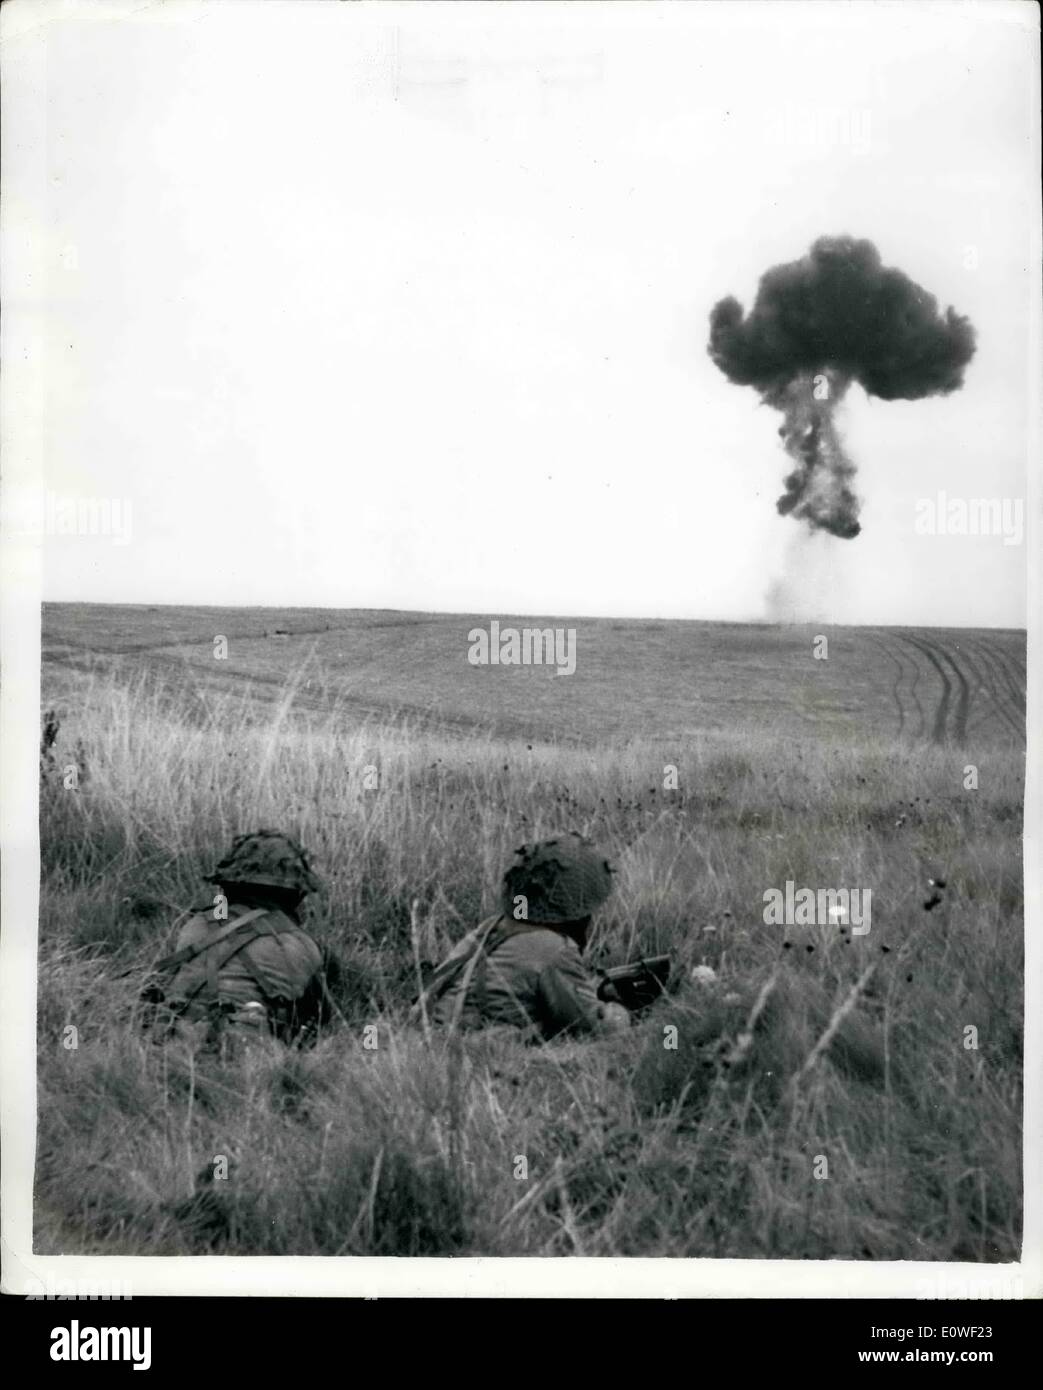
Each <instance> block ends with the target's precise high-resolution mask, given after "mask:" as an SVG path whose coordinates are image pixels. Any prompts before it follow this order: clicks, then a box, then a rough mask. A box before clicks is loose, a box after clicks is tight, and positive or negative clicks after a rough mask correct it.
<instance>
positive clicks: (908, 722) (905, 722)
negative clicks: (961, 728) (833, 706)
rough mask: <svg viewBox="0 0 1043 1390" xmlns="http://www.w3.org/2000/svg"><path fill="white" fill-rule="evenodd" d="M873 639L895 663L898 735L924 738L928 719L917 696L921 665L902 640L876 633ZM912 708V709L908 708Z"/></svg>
mask: <svg viewBox="0 0 1043 1390" xmlns="http://www.w3.org/2000/svg"><path fill="white" fill-rule="evenodd" d="M873 638H874V640H875V641H876V643H877V645H878V646H879V647H880V649H881V650H882V651H883V653H884V655H885V656H887V657H888V659H889V660H890V661H891V662H893V663H894V667H895V671H896V675H895V682H894V685H893V686H892V688H891V694H892V697H893V699H894V702H895V709H896V711H897V713H898V729H897V731H896V732H897V733H898V734H902V733H904V732H906V730H907V727H908V732H909V733H910V734H911V735H912V736H913V737H914V738H922V737H923V735H924V730H925V728H926V723H927V719H926V716H925V714H924V709H923V705H922V704H921V703H920V697H919V695H918V694H917V686H918V685H919V683H920V666H919V663H918V662H917V661H916V660H915V659H914V658H911V657H910V655H909V653H908V652H907V651H906V649H905V647H904V646H903V644H902V641H901V639H900V638H899V639H897V640H896V639H894V638H892V637H890V636H882V635H881V634H880V633H874V634H873ZM906 681H908V689H905V688H903V686H904V682H906ZM908 706H911V708H908ZM914 713H915V715H916V721H917V726H916V728H913V714H914Z"/></svg>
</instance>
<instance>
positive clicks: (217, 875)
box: [209, 830, 322, 893]
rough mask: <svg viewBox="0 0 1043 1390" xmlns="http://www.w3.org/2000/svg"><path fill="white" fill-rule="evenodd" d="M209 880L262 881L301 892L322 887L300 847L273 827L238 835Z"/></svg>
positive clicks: (219, 881)
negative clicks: (272, 828)
mask: <svg viewBox="0 0 1043 1390" xmlns="http://www.w3.org/2000/svg"><path fill="white" fill-rule="evenodd" d="M209 881H210V882H211V883H263V884H266V885H268V886H270V887H273V888H296V889H297V890H298V891H299V892H301V893H314V892H316V890H317V889H319V888H321V887H322V881H321V879H319V878H318V877H317V876H316V875H315V874H314V873H313V872H312V868H311V865H310V864H309V863H308V856H307V854H306V853H305V852H304V850H303V849H302V847H301V846H300V845H299V844H298V843H297V841H296V840H292V839H291V838H290V837H289V836H288V835H282V834H280V833H279V832H278V831H276V830H254V831H251V832H250V833H249V834H248V835H237V836H236V837H235V839H234V840H233V841H232V848H231V849H230V850H229V851H228V853H227V854H226V855H225V857H224V858H223V859H222V860H221V862H220V863H219V864H217V865H216V866H215V867H214V870H213V872H212V873H211V874H210V875H209Z"/></svg>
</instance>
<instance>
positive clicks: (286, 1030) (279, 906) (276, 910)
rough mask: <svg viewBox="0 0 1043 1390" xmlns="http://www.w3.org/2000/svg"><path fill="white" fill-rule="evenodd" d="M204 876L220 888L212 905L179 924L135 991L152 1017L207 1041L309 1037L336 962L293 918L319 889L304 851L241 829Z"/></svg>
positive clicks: (320, 1017)
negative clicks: (168, 948) (169, 948)
mask: <svg viewBox="0 0 1043 1390" xmlns="http://www.w3.org/2000/svg"><path fill="white" fill-rule="evenodd" d="M210 882H211V883H214V884H216V885H218V887H219V888H220V890H221V891H220V892H219V893H218V895H217V898H216V899H215V906H214V908H212V909H209V910H207V909H203V910H200V911H198V912H196V913H194V914H193V916H191V917H190V918H189V920H188V921H187V922H185V923H184V925H183V926H182V927H181V929H180V931H179V932H178V934H177V940H176V944H175V950H174V953H173V954H172V955H170V956H167V957H166V958H165V959H164V960H161V961H159V962H158V964H157V965H156V966H155V967H154V971H153V975H152V977H151V978H150V979H149V981H148V982H147V984H146V987H145V989H144V990H143V991H142V998H143V1000H145V1002H146V1003H147V1004H148V1005H150V1006H151V1009H150V1012H151V1018H150V1021H151V1022H152V1023H153V1025H154V1026H156V1027H157V1028H158V1029H159V1030H160V1031H162V1032H164V1033H179V1034H181V1035H186V1036H189V1037H192V1038H194V1039H196V1040H198V1041H200V1042H202V1043H204V1044H206V1045H214V1044H216V1043H218V1042H219V1041H221V1040H223V1039H224V1038H226V1037H228V1036H238V1037H240V1038H245V1037H249V1036H255V1037H263V1036H266V1035H268V1034H273V1035H274V1036H276V1037H278V1038H280V1039H281V1040H282V1041H284V1042H302V1041H308V1040H310V1039H311V1038H313V1037H314V1035H315V1033H316V1032H317V1030H318V1028H319V1026H320V1025H321V1024H322V1023H324V1022H326V1021H327V1019H328V1016H329V1004H330V997H329V991H328V988H327V978H328V977H329V976H330V975H331V974H332V972H334V971H335V970H336V961H335V959H334V958H333V957H332V956H330V955H329V954H328V953H326V954H324V953H323V951H322V950H321V949H320V948H319V946H318V945H317V944H316V942H315V941H314V940H313V939H312V937H311V936H310V935H309V934H308V933H307V932H306V931H305V930H304V928H303V927H302V926H301V924H300V910H301V905H302V903H303V901H304V899H305V897H306V896H307V895H308V894H309V893H312V892H315V891H316V889H318V888H319V887H321V884H320V881H319V879H318V878H317V877H316V875H315V874H314V873H313V872H312V870H311V868H310V866H309V864H308V858H307V855H306V854H305V852H304V850H303V849H302V848H301V847H300V845H298V844H297V843H296V842H295V841H294V840H291V839H290V838H289V837H288V836H286V835H280V834H278V833H276V832H275V831H271V830H259V831H256V832H254V833H252V834H249V835H240V836H238V837H237V838H236V839H235V840H234V841H233V844H232V848H231V850H230V851H229V853H228V854H227V855H226V856H225V858H224V859H222V860H221V862H220V863H219V864H218V865H217V866H216V868H215V869H214V871H213V873H212V874H211V875H210Z"/></svg>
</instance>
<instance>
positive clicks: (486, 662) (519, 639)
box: [467, 618, 576, 676]
mask: <svg viewBox="0 0 1043 1390" xmlns="http://www.w3.org/2000/svg"><path fill="white" fill-rule="evenodd" d="M467 640H468V642H469V643H470V644H471V645H470V646H469V647H468V649H467V660H468V661H469V662H470V663H471V665H472V666H556V667H557V668H558V675H559V676H571V675H572V674H573V672H574V671H575V669H576V629H575V628H574V627H569V628H564V627H523V628H521V629H520V630H519V629H518V628H516V627H505V628H503V629H501V628H500V624H499V621H498V620H497V619H495V618H494V619H493V620H492V622H491V623H490V624H489V631H488V632H486V631H485V629H484V628H480V627H473V628H472V629H471V631H470V632H469V633H468V634H467Z"/></svg>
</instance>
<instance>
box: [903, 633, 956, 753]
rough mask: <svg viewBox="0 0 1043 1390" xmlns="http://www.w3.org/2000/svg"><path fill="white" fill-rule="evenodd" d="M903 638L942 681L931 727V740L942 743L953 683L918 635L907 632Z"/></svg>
mask: <svg viewBox="0 0 1043 1390" xmlns="http://www.w3.org/2000/svg"><path fill="white" fill-rule="evenodd" d="M903 637H904V640H905V641H906V642H908V644H909V645H910V646H911V647H915V648H916V650H917V651H918V652H920V653H921V654H922V655H923V656H925V657H926V658H927V660H928V661H929V662H930V664H931V665H932V666H933V667H934V669H935V671H936V672H937V673H938V678H939V680H940V681H941V683H942V693H941V695H940V696H939V699H938V704H937V706H936V707H935V711H934V724H933V726H932V728H931V742H932V743H944V742H945V741H946V735H947V730H948V726H949V707H950V706H951V704H952V695H953V685H952V680H951V679H950V677H949V673H948V672H947V671H946V669H945V667H944V666H943V665H942V663H941V662H940V661H939V660H938V655H937V653H936V651H935V650H934V649H933V648H932V647H929V646H928V645H927V643H926V642H925V641H923V639H922V638H920V637H910V636H909V635H908V633H904V634H903Z"/></svg>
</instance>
